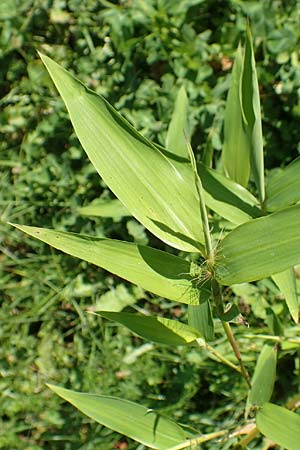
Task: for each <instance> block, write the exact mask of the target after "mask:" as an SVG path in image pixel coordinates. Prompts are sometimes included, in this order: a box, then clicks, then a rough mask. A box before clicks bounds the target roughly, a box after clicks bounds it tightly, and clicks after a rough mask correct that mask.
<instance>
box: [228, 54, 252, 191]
mask: <svg viewBox="0 0 300 450" xmlns="http://www.w3.org/2000/svg"><path fill="white" fill-rule="evenodd" d="M242 70H243V52H242V48H241V46H240V45H239V46H238V49H237V52H236V55H235V61H234V64H233V68H232V76H231V84H230V88H229V92H228V96H227V101H226V109H225V117H224V146H223V150H222V162H223V167H224V171H225V173H226V174H227V175H228V176H229V177H230V178H231V179H232V180H234V181H236V182H237V183H239V184H241V185H242V186H247V184H248V181H249V176H250V153H251V141H250V136H249V133H248V131H247V125H246V124H245V122H244V118H243V113H242V104H241V103H242V100H241V78H242Z"/></svg>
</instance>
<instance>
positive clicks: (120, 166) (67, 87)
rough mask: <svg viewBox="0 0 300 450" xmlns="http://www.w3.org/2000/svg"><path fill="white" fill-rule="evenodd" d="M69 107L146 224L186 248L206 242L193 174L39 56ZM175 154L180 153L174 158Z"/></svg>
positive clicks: (119, 193)
mask: <svg viewBox="0 0 300 450" xmlns="http://www.w3.org/2000/svg"><path fill="white" fill-rule="evenodd" d="M41 58H42V60H43V62H44V64H45V65H46V67H47V69H48V71H49V73H50V75H51V77H52V79H53V81H54V83H55V85H56V87H57V89H58V91H59V93H60V94H61V96H62V98H63V100H64V102H65V104H66V107H67V109H68V112H69V115H70V118H71V121H72V124H73V126H74V129H75V132H76V134H77V137H78V138H79V140H80V142H81V144H82V146H83V148H84V149H85V151H86V153H87V155H88V157H89V159H90V160H91V162H92V164H93V165H94V167H95V168H96V170H97V171H98V172H99V174H100V176H101V177H102V178H103V180H104V181H105V183H106V184H107V185H108V186H109V188H110V189H111V190H112V191H113V193H114V194H115V195H116V197H118V198H119V200H120V201H121V202H122V203H123V204H124V205H125V207H126V208H127V209H128V211H130V213H131V214H132V215H133V216H134V217H136V219H137V220H139V221H140V222H141V223H142V224H143V225H144V226H145V227H146V228H148V229H149V230H150V231H151V232H152V233H153V234H155V235H156V236H157V237H158V238H160V239H161V240H162V241H164V242H166V243H167V244H169V245H171V246H173V247H176V248H178V249H181V250H185V251H196V252H199V251H201V250H202V248H203V247H202V245H201V243H203V242H204V237H203V232H202V228H201V220H200V213H199V208H198V199H197V193H196V190H195V187H194V185H193V184H192V183H191V180H192V174H189V172H187V171H185V174H187V178H186V177H185V175H184V174H183V173H182V170H181V168H182V164H183V163H180V162H179V161H176V160H175V159H172V160H171V159H170V158H168V157H167V156H166V155H165V154H164V153H162V152H161V151H160V150H159V149H158V148H157V147H155V146H154V145H153V144H151V143H150V142H149V141H148V140H147V139H145V138H144V137H143V136H142V135H140V134H139V133H138V132H137V131H136V130H135V129H134V128H133V127H132V126H131V125H130V124H129V122H127V121H126V120H125V119H124V118H123V117H122V116H121V115H120V114H119V113H118V112H117V111H116V110H115V109H114V108H113V107H112V106H111V105H110V104H109V103H108V102H107V101H106V100H105V99H104V98H103V97H101V96H99V95H97V94H96V93H94V92H93V91H91V90H90V89H88V88H87V87H85V86H84V85H83V84H82V83H81V82H80V81H78V80H77V79H76V78H74V77H73V76H72V75H71V74H70V73H69V72H67V71H66V70H65V69H63V68H62V67H61V66H59V65H58V64H57V63H55V62H54V61H52V60H51V59H50V58H48V57H47V56H41ZM177 159H178V158H177Z"/></svg>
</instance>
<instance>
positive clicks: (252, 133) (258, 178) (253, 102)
mask: <svg viewBox="0 0 300 450" xmlns="http://www.w3.org/2000/svg"><path fill="white" fill-rule="evenodd" d="M242 108H243V114H244V121H245V122H246V123H247V126H248V132H249V137H250V140H251V153H250V162H251V170H252V174H253V178H254V181H255V184H256V186H257V189H258V194H259V199H260V201H261V202H263V201H264V198H265V187H264V154H263V138H262V126H261V113H260V100H259V87H258V81H257V75H256V68H255V59H254V51H253V43H252V36H251V31H250V27H249V25H247V33H246V43H245V56H244V67H243V78H242Z"/></svg>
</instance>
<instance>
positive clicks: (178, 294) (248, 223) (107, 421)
mask: <svg viewBox="0 0 300 450" xmlns="http://www.w3.org/2000/svg"><path fill="white" fill-rule="evenodd" d="M41 58H42V60H43V62H44V64H45V66H46V68H47V70H48V72H49V74H50V76H51V77H52V79H53V81H54V83H55V85H56V87H57V89H58V91H59V93H60V95H61V97H62V99H63V101H64V102H65V105H66V107H67V110H68V112H69V115H70V118H71V121H72V124H73V127H74V130H75V132H76V134H77V136H78V139H79V141H80V142H81V145H82V147H83V148H84V150H85V151H86V153H87V156H88V158H89V159H90V161H91V162H92V164H93V165H94V167H95V169H96V170H97V172H98V173H99V175H100V177H101V178H102V179H103V180H104V182H105V183H106V184H107V186H108V187H109V188H110V189H111V191H112V192H113V193H114V194H115V196H116V197H117V198H118V199H119V200H115V201H114V203H111V204H110V205H107V204H106V205H105V204H103V203H100V204H96V205H93V206H91V207H86V208H85V209H82V213H83V214H100V215H101V214H104V215H105V214H107V210H109V211H111V214H115V213H116V214H119V215H128V214H130V215H132V216H134V217H135V218H136V219H137V220H138V221H139V222H140V223H142V224H143V225H144V226H145V228H147V229H148V230H149V231H150V232H151V233H152V234H153V235H154V236H156V237H158V238H159V239H160V240H162V241H163V242H164V243H166V244H168V245H169V246H171V247H174V248H175V249H178V250H180V251H182V252H187V253H192V254H193V255H196V259H195V258H194V261H193V262H191V261H190V260H188V259H187V258H184V257H182V256H175V255H174V254H170V253H167V252H165V251H161V250H156V249H154V248H150V247H147V246H142V245H137V244H134V243H129V242H123V241H117V240H111V239H105V238H96V237H93V236H84V235H79V234H74V233H67V232H60V231H56V230H51V229H43V228H37V227H32V226H25V225H17V224H13V225H14V226H15V227H17V228H19V229H20V230H22V231H24V232H25V233H27V234H29V235H30V236H33V237H35V238H37V239H40V240H41V241H43V242H46V243H48V244H49V245H51V246H53V247H54V248H56V249H58V250H61V251H64V252H66V253H68V254H70V255H72V256H75V257H78V258H81V259H83V260H85V261H88V262H90V263H92V264H95V265H97V266H99V267H102V268H104V269H106V270H108V271H110V272H111V273H113V274H115V275H117V276H119V277H122V278H124V279H126V280H128V281H130V282H132V283H134V284H137V285H139V286H141V287H143V288H144V289H145V290H147V291H150V292H152V293H154V294H156V295H158V296H161V297H164V298H166V299H169V300H172V301H176V302H179V303H185V304H187V305H188V318H189V320H188V323H182V322H180V321H178V320H171V319H167V318H164V317H158V316H157V317H155V316H146V315H141V314H132V313H126V312H108V311H99V312H98V314H99V315H100V316H102V317H104V318H106V319H109V320H113V321H116V322H118V323H120V324H122V325H124V326H126V327H128V328H129V329H130V330H131V331H132V332H134V333H136V334H138V335H139V336H141V337H143V338H145V339H149V340H151V341H153V342H156V343H159V344H166V345H170V346H174V345H195V344H196V345H199V346H200V348H205V349H206V350H207V351H208V352H210V353H211V354H212V355H213V356H214V358H217V359H219V360H220V362H221V363H224V364H227V365H228V366H230V367H231V368H232V370H235V371H237V372H239V373H240V375H241V376H242V377H243V378H244V380H245V389H248V391H249V393H248V399H247V405H246V414H248V413H249V411H250V409H253V408H254V411H256V412H257V414H256V426H254V427H252V429H251V431H249V433H248V434H247V435H246V437H245V438H243V439H242V440H241V441H240V443H239V444H240V446H241V447H242V446H245V445H247V443H249V442H250V441H251V440H252V439H254V437H255V436H257V434H258V433H259V432H261V433H262V434H264V435H265V436H267V437H268V438H270V439H272V440H273V441H275V442H277V443H278V444H280V445H282V446H284V447H285V448H288V449H290V450H296V449H298V448H299V443H298V435H299V429H300V417H299V416H298V415H297V414H295V413H293V412H291V411H288V410H287V409H285V408H283V407H280V406H277V405H273V404H271V403H268V402H269V400H270V398H271V395H272V391H273V386H274V381H275V376H276V360H277V351H278V345H277V344H276V342H275V345H271V346H270V345H268V344H266V345H264V346H263V348H262V351H261V354H260V356H259V358H258V361H257V364H256V367H255V371H254V374H253V376H252V379H251V377H250V375H249V374H248V371H247V368H246V367H245V365H244V363H243V359H242V356H241V353H240V350H239V346H238V343H237V341H236V339H235V337H234V333H233V331H232V327H231V321H232V320H233V319H235V318H236V317H240V311H239V309H238V307H237V306H235V305H233V306H230V307H228V305H227V304H226V302H225V300H224V296H223V290H224V287H227V286H230V285H233V284H234V285H236V284H239V283H244V282H252V281H257V280H260V279H263V278H267V277H272V278H273V280H274V282H275V283H276V284H277V285H278V287H279V289H280V290H281V292H282V293H283V295H284V296H285V300H286V303H287V307H288V309H289V312H290V315H291V317H292V319H293V320H294V321H295V322H296V323H297V322H298V311H299V304H298V298H297V292H296V282H295V272H294V270H293V267H294V266H295V265H297V264H300V233H299V229H300V204H299V201H300V177H299V175H298V174H299V170H300V159H298V160H295V161H294V162H293V163H292V164H291V165H289V166H288V167H286V168H285V169H283V170H282V171H281V172H279V173H278V174H277V175H275V176H274V177H273V178H272V179H271V180H270V182H269V183H268V184H267V185H266V186H265V181H264V159H263V138H262V126H261V115H260V100H259V89H258V82H257V75H256V69H255V60H254V51H253V44H252V38H251V33H250V29H249V27H248V28H247V33H246V39H245V45H244V47H242V46H241V45H239V47H238V49H237V53H236V57H235V62H234V65H233V70H232V77H231V85H230V89H229V92H228V97H227V103H226V111H225V118H224V147H223V151H222V167H223V172H220V171H219V170H216V169H213V168H211V167H210V166H211V163H212V161H210V162H209V164H208V165H205V164H203V163H201V162H200V161H196V159H195V156H194V154H193V151H192V148H191V145H190V142H189V130H188V125H187V123H188V121H187V117H188V115H187V108H188V100H187V96H186V93H185V90H184V87H182V88H181V89H180V90H179V93H178V96H177V101H176V104H175V108H174V113H173V116H172V120H171V123H170V125H169V129H168V133H167V139H166V148H164V147H161V146H158V145H156V144H154V143H152V142H150V141H148V140H147V139H146V138H145V137H143V136H142V135H141V134H140V133H139V132H138V131H136V130H135V129H134V128H133V127H132V126H131V124H129V123H128V122H127V121H126V120H125V119H124V118H123V117H122V116H121V115H120V114H119V113H118V112H117V111H116V110H115V109H114V108H113V107H112V106H111V105H110V104H109V103H108V102H107V101H106V100H105V99H104V98H103V97H101V96H99V95H97V94H96V93H94V92H92V91H91V90H90V89H88V88H87V87H85V86H84V85H83V84H82V83H81V82H80V81H79V80H77V79H76V78H75V77H74V76H72V75H71V74H70V73H69V72H67V71H66V70H65V69H64V68H62V67H61V66H59V65H58V64H57V63H55V62H54V61H53V60H51V59H50V58H49V57H47V56H44V55H41ZM206 162H207V159H206ZM249 180H253V181H254V183H255V185H256V191H257V194H258V195H257V197H255V196H254V195H253V194H252V193H251V192H250V191H249V189H248V185H249ZM89 208H90V209H89ZM104 210H105V211H106V212H103V211H104ZM101 211H102V212H101ZM109 214H110V212H108V215H109ZM213 214H217V215H218V216H219V217H222V218H224V219H225V221H226V223H228V224H231V226H230V227H228V228H226V227H225V228H224V230H223V231H222V233H220V234H219V235H218V236H217V237H216V234H215V233H214V231H213V230H211V227H210V218H211V217H212V216H213ZM212 311H213V312H214V314H215V315H216V317H217V318H218V319H219V320H220V321H221V323H222V326H223V329H224V333H225V335H226V337H227V339H228V341H229V342H230V345H231V346H232V349H233V351H234V354H235V356H236V359H237V363H236V364H234V363H233V362H232V361H229V360H228V359H227V358H226V357H225V356H223V355H222V354H220V353H219V352H217V351H216V349H215V348H214V347H213V345H211V344H210V341H213V339H214V321H213V312H212ZM49 387H50V389H52V390H53V391H54V392H55V393H57V394H58V395H60V396H61V397H62V398H63V399H65V400H67V401H68V402H70V403H72V404H73V405H74V406H75V407H77V408H78V409H79V410H80V411H82V412H83V413H84V414H86V415H87V416H89V417H90V418H92V419H94V420H95V421H97V422H99V423H101V424H103V425H105V426H107V427H109V428H111V429H113V430H115V431H117V432H119V433H122V434H124V435H126V436H128V437H130V438H132V439H135V440H136V441H137V442H140V443H142V444H143V445H145V446H147V447H149V448H153V449H160V450H167V449H169V450H171V449H172V450H175V449H178V450H179V449H183V448H191V447H192V448H195V446H197V445H200V444H201V443H203V442H206V441H209V440H212V439H215V438H219V437H223V439H225V438H226V436H227V434H228V432H227V430H216V431H215V432H214V433H211V434H209V435H204V434H201V432H199V433H196V432H194V431H190V430H189V429H188V428H185V427H182V426H181V425H179V424H177V423H175V422H173V421H172V420H170V419H168V418H166V417H164V416H162V415H161V414H160V413H159V411H154V410H148V409H147V408H146V407H144V406H142V405H140V404H136V403H133V402H130V401H127V400H122V399H118V398H114V397H109V396H101V395H94V394H90V393H79V392H75V391H71V390H67V389H64V388H63V387H59V386H54V385H49ZM287 427H288V429H289V433H286V432H285V431H286V429H287Z"/></svg>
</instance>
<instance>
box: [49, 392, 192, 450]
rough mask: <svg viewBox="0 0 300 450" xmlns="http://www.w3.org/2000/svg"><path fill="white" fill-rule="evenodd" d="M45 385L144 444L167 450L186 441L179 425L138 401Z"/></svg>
mask: <svg viewBox="0 0 300 450" xmlns="http://www.w3.org/2000/svg"><path fill="white" fill-rule="evenodd" d="M48 387H49V388H50V389H52V391H53V392H55V393H56V394H57V395H59V396H60V397H62V398H63V399H64V400H66V401H67V402H69V403H71V404H72V405H73V406H75V407H76V408H77V409H79V411H81V412H82V413H83V414H85V415H86V416H88V417H90V418H91V419H93V420H95V421H96V422H98V423H100V424H101V425H104V426H105V427H108V428H111V429H112V430H114V431H116V432H118V433H121V434H124V435H125V436H128V437H130V438H131V439H134V440H135V441H138V442H141V443H142V444H144V445H146V446H147V447H150V448H153V449H158V450H167V449H169V448H172V447H175V446H176V445H179V444H180V443H182V442H184V441H185V440H186V433H185V431H184V430H183V429H182V428H181V427H180V426H179V425H177V424H176V423H175V422H172V421H171V420H169V419H167V418H165V417H163V416H161V415H160V414H159V413H158V412H156V411H154V410H152V409H148V408H146V407H145V406H142V405H140V404H138V403H133V402H130V401H128V400H123V399H120V398H115V397H108V396H105V395H96V394H85V393H81V392H75V391H71V390H69V389H64V388H61V387H59V386H54V385H51V384H48Z"/></svg>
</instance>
